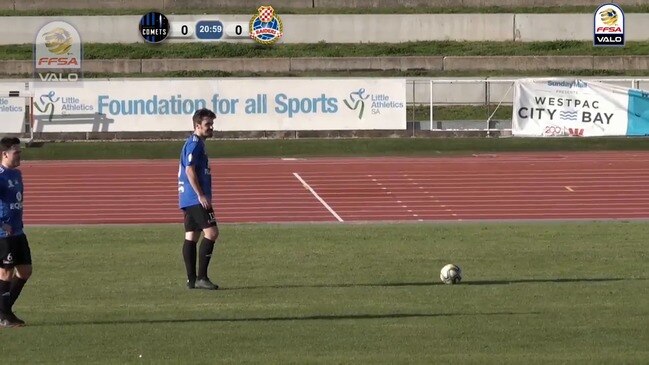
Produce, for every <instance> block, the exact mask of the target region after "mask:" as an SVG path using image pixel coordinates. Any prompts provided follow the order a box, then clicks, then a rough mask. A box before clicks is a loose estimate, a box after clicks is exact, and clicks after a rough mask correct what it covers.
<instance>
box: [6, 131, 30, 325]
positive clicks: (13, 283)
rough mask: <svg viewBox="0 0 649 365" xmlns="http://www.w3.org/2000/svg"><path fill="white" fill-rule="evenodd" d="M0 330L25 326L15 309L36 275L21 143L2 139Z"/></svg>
mask: <svg viewBox="0 0 649 365" xmlns="http://www.w3.org/2000/svg"><path fill="white" fill-rule="evenodd" d="M0 153H2V165H1V166H0V222H1V223H2V229H0V327H19V326H24V325H25V322H24V321H23V320H21V319H20V318H18V317H16V315H15V314H14V312H13V310H12V307H13V305H14V303H15V302H16V299H18V296H19V295H20V292H21V291H22V290H23V286H25V283H27V279H29V277H30V276H31V275H32V255H31V251H30V250H29V243H28V242H27V236H25V233H24V232H23V177H22V174H21V173H20V170H18V169H17V167H18V166H20V140H19V139H18V138H15V137H14V138H10V137H5V138H2V139H1V140H0Z"/></svg>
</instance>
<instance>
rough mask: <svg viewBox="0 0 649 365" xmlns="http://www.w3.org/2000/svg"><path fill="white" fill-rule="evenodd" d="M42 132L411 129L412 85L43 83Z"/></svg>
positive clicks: (38, 96)
mask: <svg viewBox="0 0 649 365" xmlns="http://www.w3.org/2000/svg"><path fill="white" fill-rule="evenodd" d="M33 92H34V112H35V123H34V131H35V132H130V131H190V130H192V121H191V117H192V115H193V113H194V112H195V111H196V110H197V109H200V108H208V109H211V110H213V111H214V112H215V113H216V115H217V118H216V120H215V123H214V127H215V129H216V130H218V131H269V130H277V131H281V130H372V129H387V130H399V129H406V81H405V79H373V78H362V79H354V78H344V79H336V78H281V79H280V78H272V79H270V78H269V79H253V78H245V79H230V78H228V79H181V80H178V79H176V80H168V79H167V80H164V79H155V80H152V79H143V80H139V79H115V80H112V79H111V80H87V79H86V80H83V81H79V82H76V83H46V82H35V83H34V84H33Z"/></svg>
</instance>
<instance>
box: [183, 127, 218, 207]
mask: <svg viewBox="0 0 649 365" xmlns="http://www.w3.org/2000/svg"><path fill="white" fill-rule="evenodd" d="M187 166H194V171H195V172H196V177H197V178H198V183H199V185H200V186H201V189H202V190H203V193H204V194H205V196H207V198H208V199H209V200H212V175H211V171H210V163H209V161H208V158H207V152H205V143H204V142H203V140H202V139H200V138H199V137H198V136H196V135H195V134H192V135H191V136H190V137H189V138H187V141H185V145H184V146H183V149H182V151H181V152H180V164H179V166H178V205H179V206H180V208H185V207H189V206H192V205H197V204H200V202H199V201H198V195H197V194H196V192H195V191H194V188H192V185H191V184H190V183H189V179H188V178H187V172H186V171H185V167H187Z"/></svg>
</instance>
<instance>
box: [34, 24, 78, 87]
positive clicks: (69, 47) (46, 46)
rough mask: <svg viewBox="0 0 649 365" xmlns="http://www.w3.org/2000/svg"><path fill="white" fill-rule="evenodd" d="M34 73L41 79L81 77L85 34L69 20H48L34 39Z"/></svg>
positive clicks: (50, 80)
mask: <svg viewBox="0 0 649 365" xmlns="http://www.w3.org/2000/svg"><path fill="white" fill-rule="evenodd" d="M34 73H35V75H34V77H35V78H36V79H37V80H39V81H48V82H61V81H65V82H69V81H77V80H79V78H80V77H81V37H80V36H79V32H77V30H76V29H75V28H74V27H73V26H72V25H70V24H69V23H67V22H64V21H54V22H50V23H47V24H45V25H44V26H43V27H41V29H40V30H39V31H38V33H37V34H36V39H35V41H34Z"/></svg>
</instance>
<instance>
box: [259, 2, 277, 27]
mask: <svg viewBox="0 0 649 365" xmlns="http://www.w3.org/2000/svg"><path fill="white" fill-rule="evenodd" d="M257 11H258V12H259V20H261V21H262V22H264V23H268V22H269V21H271V20H273V16H274V15H275V9H273V7H272V6H270V5H268V6H260V7H259V9H257Z"/></svg>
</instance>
